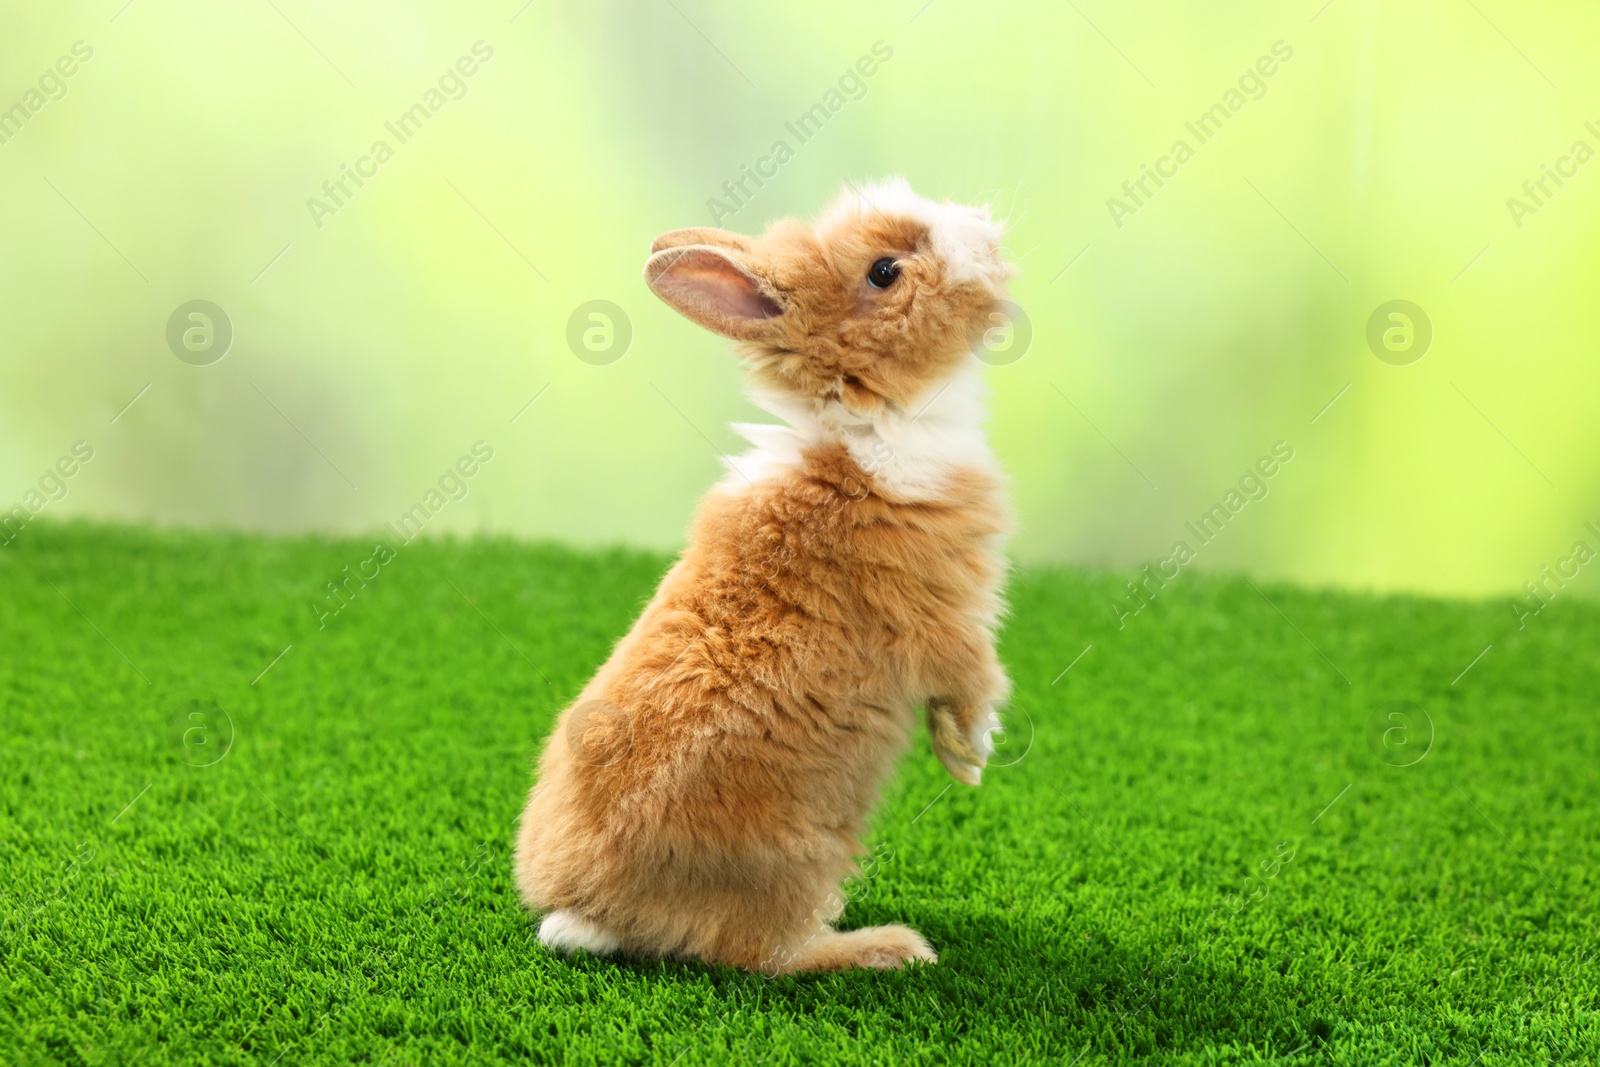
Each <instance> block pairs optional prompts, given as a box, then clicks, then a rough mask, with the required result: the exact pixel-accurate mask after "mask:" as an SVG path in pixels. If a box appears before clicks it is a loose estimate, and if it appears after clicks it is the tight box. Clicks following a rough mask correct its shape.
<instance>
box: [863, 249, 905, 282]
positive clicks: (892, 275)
mask: <svg viewBox="0 0 1600 1067" xmlns="http://www.w3.org/2000/svg"><path fill="white" fill-rule="evenodd" d="M898 277H900V264H898V263H896V262H895V261H894V260H892V259H890V258H888V257H887V256H885V257H884V258H883V259H880V260H878V261H877V262H876V263H874V264H873V265H872V266H871V267H869V268H867V284H868V285H870V286H872V287H873V288H874V289H887V288H889V286H891V285H893V284H894V280H895V279H896V278H898Z"/></svg>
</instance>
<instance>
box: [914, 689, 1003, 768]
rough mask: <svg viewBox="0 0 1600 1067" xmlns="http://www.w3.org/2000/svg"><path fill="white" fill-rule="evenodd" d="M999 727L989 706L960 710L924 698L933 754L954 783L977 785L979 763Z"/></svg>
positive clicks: (990, 750)
mask: <svg viewBox="0 0 1600 1067" xmlns="http://www.w3.org/2000/svg"><path fill="white" fill-rule="evenodd" d="M1000 729H1001V726H1000V717H999V716H998V715H996V714H995V711H994V709H993V708H992V707H981V708H970V709H966V711H965V714H963V711H962V709H960V708H958V707H957V706H956V705H955V704H952V703H950V702H949V701H947V700H939V699H934V700H930V701H928V734H929V736H930V737H931V738H932V739H933V752H934V755H936V756H938V757H939V762H940V763H942V764H944V769H945V770H947V771H949V772H950V776H951V777H952V778H954V779H955V780H956V781H958V782H963V783H965V784H967V785H978V784H980V783H981V782H982V780H983V766H984V764H985V763H987V762H988V761H989V756H990V754H991V753H993V752H994V736H993V735H994V734H995V733H997V732H998V731H999V730H1000Z"/></svg>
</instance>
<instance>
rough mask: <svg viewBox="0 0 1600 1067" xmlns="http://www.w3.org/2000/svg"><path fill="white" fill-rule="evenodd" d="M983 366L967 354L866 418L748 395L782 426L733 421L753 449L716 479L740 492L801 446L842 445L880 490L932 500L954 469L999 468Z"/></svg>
mask: <svg viewBox="0 0 1600 1067" xmlns="http://www.w3.org/2000/svg"><path fill="white" fill-rule="evenodd" d="M981 371H982V364H981V363H979V361H978V359H977V357H976V356H969V357H968V358H967V360H966V361H965V362H964V363H963V364H962V365H961V366H960V367H959V368H958V369H957V371H956V372H955V373H954V374H952V375H951V376H950V377H948V378H946V379H945V380H944V381H943V382H941V383H939V384H938V385H936V386H934V387H933V388H931V389H929V390H928V391H927V394H926V395H925V396H922V397H919V398H918V399H917V401H916V403H914V404H912V405H910V406H909V410H907V411H905V412H885V413H883V414H882V415H879V416H876V417H872V418H868V417H865V416H861V415H857V414H855V413H853V412H850V411H848V410H846V409H845V407H844V406H843V405H841V404H840V403H839V402H838V401H828V402H827V403H825V404H820V405H816V406H807V405H804V404H802V403H799V402H796V401H794V400H792V399H789V398H787V397H782V396H776V395H773V394H765V393H756V394H754V395H752V397H751V400H752V401H753V402H754V403H755V404H756V405H757V406H759V407H761V408H762V409H764V410H766V411H769V412H771V413H772V414H774V415H776V416H778V417H779V418H781V419H783V420H784V421H785V422H786V423H787V425H783V426H778V425H772V424H763V423H735V424H734V426H733V429H734V430H736V431H738V433H739V434H740V435H741V436H743V437H744V438H745V439H746V440H748V441H749V442H750V443H751V444H752V445H754V446H755V448H754V449H752V450H751V451H749V452H746V453H745V454H743V455H741V456H733V457H729V458H728V460H727V463H728V467H729V473H728V475H727V477H725V478H723V479H722V481H721V482H719V483H718V484H717V489H718V490H720V491H722V492H738V491H739V490H741V489H743V488H746V487H747V486H750V485H754V484H756V483H757V482H760V481H762V480H764V479H767V478H772V477H776V476H778V475H781V474H783V473H785V472H787V471H790V470H794V469H797V468H799V467H800V466H801V463H802V459H801V457H802V454H803V453H804V451H805V450H806V449H807V448H809V447H811V446H813V445H817V444H824V443H831V442H835V441H837V442H841V443H843V444H844V446H845V447H846V448H847V449H848V450H849V452H850V454H851V456H852V457H854V459H855V461H856V463H857V464H858V465H859V466H860V467H861V469H862V470H863V471H865V472H866V473H868V474H870V475H872V478H873V480H874V482H875V483H876V484H877V485H878V487H879V488H881V489H883V490H885V491H886V492H888V493H890V494H892V495H894V496H896V497H899V498H901V499H904V500H931V499H936V498H937V497H939V496H940V494H941V493H942V492H943V490H944V488H945V486H946V485H947V484H948V482H949V479H950V475H951V473H952V472H953V471H955V470H959V469H967V470H970V469H973V468H977V469H979V470H982V471H984V472H986V473H998V469H999V468H998V466H997V465H996V463H995V459H994V454H993V453H992V452H991V451H990V449H989V439H988V435H987V434H985V432H984V429H983V422H984V418H985V415H986V414H987V412H986V411H985V408H984V403H983V401H984V397H985V396H986V395H987V394H988V389H987V387H986V386H985V385H984V383H983V377H982V373H981Z"/></svg>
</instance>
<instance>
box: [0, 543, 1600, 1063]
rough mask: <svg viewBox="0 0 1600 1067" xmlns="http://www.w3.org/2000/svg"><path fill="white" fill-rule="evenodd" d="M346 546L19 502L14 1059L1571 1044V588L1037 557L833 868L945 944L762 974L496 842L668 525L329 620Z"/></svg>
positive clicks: (1586, 1000) (648, 579)
mask: <svg viewBox="0 0 1600 1067" xmlns="http://www.w3.org/2000/svg"><path fill="white" fill-rule="evenodd" d="M372 554H373V553H372V545H371V542H370V541H366V540H361V539H351V540H326V539H312V538H302V539H296V540H268V539H263V538H258V537H247V536H235V535H218V534H197V533H151V532H146V531H137V530H127V529H116V528H103V527H91V526H79V525H68V526H48V525H45V524H42V523H41V524H37V525H32V526H29V528H28V529H27V530H26V531H25V532H24V533H23V534H22V535H21V536H19V537H18V538H17V540H16V542H15V543H14V544H12V545H11V546H10V547H8V548H5V549H3V550H0V648H3V649H4V652H3V656H0V694H3V710H0V729H3V746H0V804H3V809H4V818H3V823H0V856H3V858H4V870H5V876H4V879H3V886H0V892H3V894H4V896H3V904H0V922H3V927H0V1062H5V1063H73V1064H75V1063H85V1064H114V1063H138V1064H164V1063H216V1064H256V1065H262V1067H265V1065H269V1064H273V1063H281V1064H290V1063H295V1064H301V1063H374V1064H396V1065H398V1064H435V1063H463V1064H465V1063H473V1064H478V1063H491V1062H543V1063H571V1064H586V1063H653V1064H663V1065H666V1064H675V1063H676V1064H681V1065H684V1067H687V1065H688V1064H693V1063H708V1062H710V1063H717V1062H722V1063H771V1064H788V1063H821V1062H846V1063H882V1064H899V1063H965V1062H1016V1063H1025V1062H1026V1063H1055V1064H1069V1063H1074V1062H1077V1063H1081V1064H1084V1065H1088V1064H1096V1063H1124V1062H1144V1061H1150V1062H1170V1063H1192V1064H1212V1063H1242V1062H1252V1063H1253V1062H1272V1063H1304V1064H1321V1063H1341V1064H1356V1063H1360V1064H1367V1063H1396V1064H1402V1063H1404V1064H1409V1063H1453V1064H1462V1065H1468V1064H1473V1063H1481V1064H1485V1065H1491V1067H1492V1065H1497V1064H1513V1063H1536V1062H1544V1061H1545V1060H1547V1059H1548V1060H1550V1061H1553V1062H1570V1063H1582V1062H1591V1063H1592V1062H1595V1061H1596V1059H1597V1058H1600V1014H1597V995H1596V988H1597V978H1596V975H1597V971H1600V967H1597V962H1600V955H1597V954H1596V949H1597V948H1600V941H1597V937H1596V905H1597V904H1600V889H1597V882H1596V869H1597V862H1596V861H1597V859H1600V850H1597V831H1596V827H1597V824H1600V727H1597V722H1596V704H1597V693H1600V658H1597V656H1596V650H1597V648H1600V609H1597V607H1596V606H1595V605H1593V604H1588V603H1584V602H1581V601H1579V600H1577V599H1575V598H1564V599H1561V600H1558V601H1556V602H1554V603H1553V604H1552V605H1551V606H1550V607H1549V608H1548V609H1547V610H1546V611H1544V612H1543V613H1542V614H1540V615H1539V616H1537V617H1536V618H1532V619H1530V620H1528V625H1527V627H1526V629H1524V630H1521V631H1518V630H1516V628H1515V618H1514V616H1513V614H1512V612H1511V610H1510V609H1509V608H1508V607H1507V606H1506V604H1505V603H1503V602H1501V601H1495V602H1486V603H1455V602H1440V601H1429V600H1422V599H1415V598H1406V597H1384V598H1378V597H1369V596H1357V595H1348V594H1341V593H1327V592H1312V591H1306V590H1303V589H1297V588H1293V587H1288V586H1282V585H1274V584H1267V583H1259V589H1258V588H1257V587H1256V586H1252V585H1251V584H1250V583H1249V582H1247V581H1245V580H1242V579H1223V578H1216V577H1208V576H1205V575H1203V574H1195V573H1192V572H1185V573H1184V574H1182V575H1181V576H1180V577H1179V578H1178V579H1177V580H1175V581H1174V582H1173V583H1171V584H1170V585H1168V586H1167V587H1166V588H1165V589H1164V590H1162V591H1161V592H1160V594H1159V595H1158V596H1157V597H1156V598H1155V599H1154V600H1153V602H1152V603H1151V604H1150V606H1149V607H1147V608H1145V609H1144V610H1143V611H1141V612H1140V613H1138V614H1137V615H1134V616H1132V617H1129V618H1127V619H1125V620H1124V621H1125V622H1126V626H1125V628H1123V629H1118V628H1117V626H1116V620H1115V617H1114V615H1113V613H1112V611H1111V610H1110V609H1109V607H1108V601H1109V599H1110V598H1111V597H1112V596H1113V595H1118V594H1120V593H1122V578H1121V576H1118V575H1111V574H1084V573H1081V572H1077V571H1066V570H1023V571H1021V572H1020V573H1019V574H1018V575H1017V576H1016V578H1015V581H1014V583H1013V586H1012V591H1011V599H1012V602H1013V605H1014V614H1013V616H1012V617H1011V619H1010V620H1009V622H1008V625H1007V628H1006V631H1005V635H1004V640H1003V648H1002V655H1003V658H1004V660H1005V662H1006V663H1007V665H1008V666H1009V668H1010V670H1011V673H1012V675H1013V677H1014V679H1015V681H1016V684H1017V695H1016V701H1015V708H1016V710H1015V711H1014V712H1013V714H1012V720H1013V724H1014V726H1013V730H1012V733H1011V735H1010V736H1009V737H1008V739H1007V742H1006V744H1005V746H1004V747H1003V748H1002V750H1001V754H1000V755H999V756H998V757H997V761H996V762H997V763H1008V762H1009V763H1010V764H1011V765H1009V766H995V767H993V768H992V769H991V770H990V771H989V772H988V773H987V775H986V781H985V784H984V785H983V787H982V788H981V789H977V790H972V789H968V788H965V787H962V786H960V785H955V786H953V787H952V786H951V785H950V780H949V779H948V777H947V776H946V775H945V774H944V772H943V771H942V769H941V768H940V766H939V764H938V763H937V761H936V760H935V759H934V757H933V755H932V754H931V752H930V751H929V749H928V746H927V741H926V738H925V737H923V736H921V735H920V733H919V735H918V738H917V742H916V744H915V746H914V747H913V749H912V750H911V751H910V752H908V753H907V755H906V757H905V758H904V760H903V761H902V763H901V766H900V769H899V772H898V774H897V776H896V777H895V779H894V780H893V782H892V784H891V785H890V786H889V788H888V790H887V793H886V796H885V798H884V801H883V804H882V805H881V807H880V809H879V810H878V811H877V813H876V816H875V819H874V830H873V833H872V838H871V841H870V842H869V843H870V844H871V845H872V846H873V847H874V848H875V849H876V850H877V853H878V856H879V861H878V862H877V863H876V865H875V866H874V867H872V868H871V870H870V871H869V872H868V873H867V874H866V875H865V876H864V877H862V878H861V879H860V880H858V881H857V882H855V883H853V884H852V885H851V886H850V893H851V903H850V905H849V908H848V910H847V911H846V913H845V917H844V925H846V926H855V925H862V924H870V923H879V922H888V921H903V922H906V923H909V924H910V925H912V926H914V927H916V928H917V929H919V930H921V931H922V932H923V933H924V934H926V935H927V936H928V938H929V939H930V940H931V941H932V942H933V944H934V945H935V946H936V947H937V949H938V951H939V953H940V957H941V959H940V962H939V964H938V965H937V966H934V967H918V968H914V969H910V970H906V971H902V972H895V973H866V972H851V973H844V974H834V975H821V976H802V977H789V978H781V979H777V980H767V979H764V978H759V977H754V978H752V977H746V976H742V975H740V974H738V973H736V972H732V971H729V970H725V969H714V968H708V967H705V966H701V965H697V964H689V963H661V962H627V961H622V962H617V961H610V960H604V959H594V958H588V957H581V958H579V959H576V960H564V959H558V958H553V957H552V956H550V955H549V954H548V953H546V952H545V951H544V949H543V948H541V947H540V945H539V944H538V943H537V941H536V940H535V938H534V926H533V923H532V922H531V920H530V918H529V916H528V915H527V914H525V913H524V912H523V910H522V909H521V907H520V906H519V904H518V901H517V897H516V893H515V890H514V887H513V884H512V879H511V874H510V848H511V843H512V834H513V824H514V821H515V819H516V817H517V814H518V812H519V810H520V808H521V805H522V800H523V797H524V794H525V791H526V789H527V787H528V784H529V767H530V762H531V759H532V757H533V756H534V754H535V752H536V751H537V748H538V745H539V744H540V742H541V740H542V738H543V736H544V733H545V731H546V729H547V728H548V726H549V724H550V722H551V720H552V717H553V716H554V715H555V713H556V712H557V711H558V709H559V708H560V707H561V706H562V705H563V703H564V702H566V701H568V700H569V699H570V698H571V697H572V696H573V695H574V694H575V693H576V692H577V691H578V689H579V687H580V686H581V685H582V684H583V683H584V681H585V680H586V679H587V678H588V676H589V674H590V672H591V671H593V670H594V668H595V667H596V665H598V664H599V663H600V662H601V661H602V660H603V659H604V657H605V656H606V654H607V652H608V649H609V647H610V645H611V643H612V642H613V641H614V640H615V639H616V638H617V637H618V636H619V635H621V634H622V633H623V632H625V631H626V629H627V627H628V626H629V624H630V623H631V622H632V620H633V617H634V615H635V613H636V611H637V610H638V608H639V607H640V605H641V603H642V602H643V601H644V599H645V598H646V597H647V596H648V595H649V593H650V592H651V590H652V588H653V586H654V583H655V581H656V580H657V578H658V576H659V575H660V573H661V572H662V570H663V568H664V566H665V565H666V562H667V561H666V560H665V559H663V558H661V557H659V556H654V555H647V554H641V553H635V552H624V551H609V552H580V551H577V550H573V549H568V548H561V547H550V546H528V545H524V544H518V543H513V542H509V541H503V540H492V541H474V542H470V543H460V542H437V541H436V542H424V541H419V542H416V543H413V544H411V545H409V546H401V547H399V548H398V551H397V554H396V555H395V557H394V558H393V559H391V560H389V561H388V562H387V563H384V564H382V565H381V567H380V568H379V571H378V575H377V576H376V577H375V578H373V579H372V580H371V581H370V582H369V583H368V585H367V586H366V588H364V589H362V590H360V592H359V593H358V595H356V596H355V597H354V598H353V599H352V600H351V601H350V602H349V603H348V605H347V606H345V607H344V608H343V609H342V610H341V611H340V612H339V613H338V614H337V615H329V616H328V617H326V618H322V619H321V622H322V623H323V624H324V628H321V629H319V626H318V623H319V614H320V613H319V612H318V611H316V610H314V609H313V607H312V606H311V605H312V604H313V603H320V604H322V605H324V610H327V608H328V607H329V604H330V602H329V601H327V600H325V599H324V598H323V592H324V584H325V583H326V582H328V581H330V580H333V579H336V578H341V577H342V576H343V568H344V567H345V566H346V565H349V566H350V568H351V570H356V569H357V568H358V567H359V566H361V565H362V561H364V560H367V559H368V558H369V557H371V556H372ZM374 565H375V564H366V565H365V569H366V571H367V572H368V573H370V572H371V570H372V568H373V566H374ZM1124 601H1125V602H1126V598H1125V597H1124ZM291 645H292V647H291V648H289V650H288V651H287V652H284V649H285V647H286V646H291ZM1486 645H1490V646H1491V647H1490V648H1489V650H1488V651H1487V652H1486V653H1484V654H1483V655H1482V656H1481V658H1478V659H1477V660H1476V661H1475V662H1474V657H1478V656H1479V653H1480V651H1481V650H1483V649H1484V647H1485V646H1486ZM1086 646H1092V647H1089V648H1088V651H1084V650H1085V648H1086ZM1469 663H1470V664H1471V667H1470V669H1467V670H1466V671H1465V673H1464V674H1463V673H1462V672H1463V670H1464V668H1467V667H1468V665H1469ZM1069 664H1072V666H1071V669H1070V671H1066V672H1065V673H1063V671H1064V670H1065V668H1067V667H1068V665H1069ZM263 672H264V673H263ZM1391 701H1409V702H1411V704H1410V705H1409V707H1410V709H1411V710H1410V711H1409V714H1410V716H1411V718H1410V720H1409V721H1405V720H1401V719H1392V718H1385V717H1384V716H1386V715H1387V714H1388V712H1389V711H1390V710H1392V709H1390V707H1389V702H1391ZM219 709H220V710H219ZM1419 713H1420V714H1419ZM192 715H200V716H202V718H199V719H195V718H190V716H192ZM1375 716H1376V718H1375ZM1030 721H1031V724H1032V728H1031V731H1030V728H1029V726H1028V725H1027V724H1028V723H1029V722H1030ZM1430 723H1431V726H1430V725H1429V724H1430ZM1030 732H1031V739H1030V736H1029V735H1030ZM230 735H231V736H230ZM1030 740H1031V745H1030ZM1399 763H1403V764H1409V765H1407V766H1395V765H1393V764H1399Z"/></svg>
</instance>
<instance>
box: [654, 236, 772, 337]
mask: <svg viewBox="0 0 1600 1067" xmlns="http://www.w3.org/2000/svg"><path fill="white" fill-rule="evenodd" d="M669 236H670V235H669ZM744 258H745V257H744V256H743V255H742V254H741V253H740V252H739V251H737V250H734V249H725V248H712V247H711V246H709V245H683V246H678V247H672V248H664V249H662V250H661V251H659V252H657V253H655V254H654V255H653V256H651V257H650V259H649V261H647V262H646V263H645V265H644V278H645V281H646V282H648V283H649V285H650V288H651V289H653V290H654V291H655V294H656V295H657V296H659V297H660V298H661V299H662V300H665V301H666V302H667V303H668V304H671V305H672V306H673V307H675V308H677V309H678V312H679V314H681V315H683V316H684V317H685V318H687V319H689V320H690V321H692V322H697V323H699V324H700V325H701V326H704V327H705V328H706V329H708V330H712V331H715V332H716V333H720V334H722V336H724V337H732V338H734V339H735V340H740V341H757V340H763V339H766V338H769V337H772V336H774V335H775V334H776V333H777V327H778V324H777V322H775V321H774V320H776V319H778V318H779V316H781V315H782V314H783V306H782V305H780V304H779V303H778V302H777V300H775V299H773V297H772V296H770V295H768V292H767V290H766V288H765V287H764V286H763V285H762V284H761V282H760V281H759V280H758V279H757V278H756V276H755V275H754V274H752V273H751V272H750V270H749V268H748V267H746V266H745V264H744V262H743V260H744Z"/></svg>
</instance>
